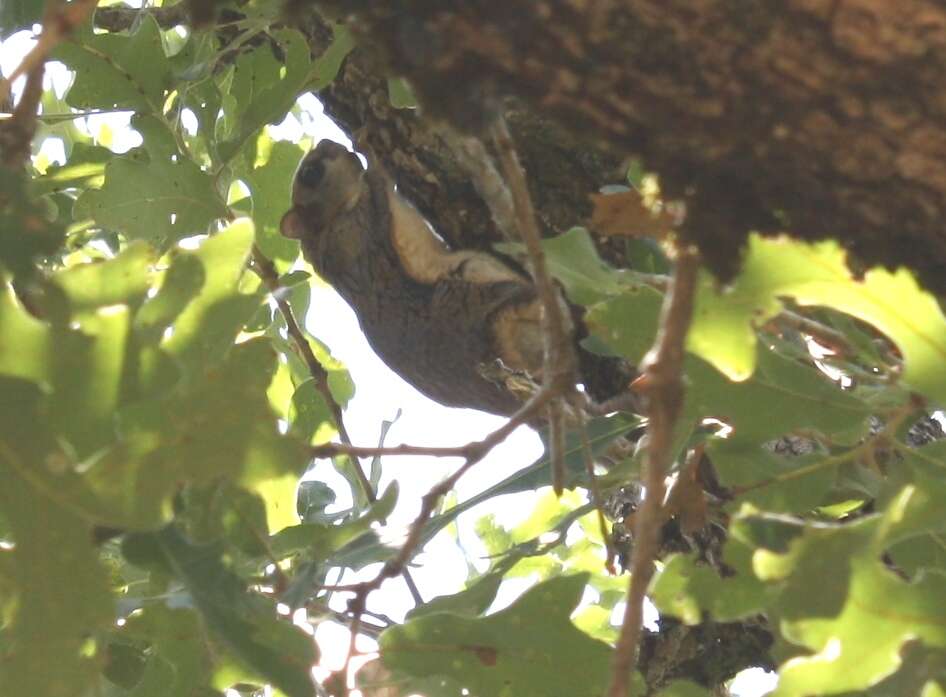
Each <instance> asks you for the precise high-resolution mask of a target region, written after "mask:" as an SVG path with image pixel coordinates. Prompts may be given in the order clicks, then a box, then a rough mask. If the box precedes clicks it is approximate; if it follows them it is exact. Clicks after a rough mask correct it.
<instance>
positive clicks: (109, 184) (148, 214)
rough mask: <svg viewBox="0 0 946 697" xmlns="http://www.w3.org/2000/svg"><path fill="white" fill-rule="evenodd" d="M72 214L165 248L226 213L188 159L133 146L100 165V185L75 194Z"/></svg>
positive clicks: (202, 230)
mask: <svg viewBox="0 0 946 697" xmlns="http://www.w3.org/2000/svg"><path fill="white" fill-rule="evenodd" d="M74 214H75V216H76V217H81V216H83V215H84V216H87V217H91V218H93V219H94V220H95V221H96V223H98V224H99V225H101V226H103V227H106V228H109V229H112V230H117V231H120V232H122V233H124V234H125V235H126V236H127V237H128V238H129V239H140V240H146V241H148V242H150V243H151V244H153V245H154V246H155V247H158V248H159V249H167V248H168V247H170V246H171V245H172V244H173V243H174V242H177V241H178V240H180V239H183V238H185V237H190V236H193V235H197V234H203V233H206V232H207V230H208V228H209V226H210V223H212V222H213V221H214V220H217V219H219V218H224V217H226V215H227V209H226V206H225V205H224V203H223V201H222V200H221V198H220V197H219V196H218V195H217V192H216V190H215V188H214V183H213V179H212V178H211V177H210V176H209V175H208V174H206V173H205V172H203V171H202V170H201V169H200V167H198V166H197V165H196V164H195V163H194V162H193V161H192V160H189V159H184V158H180V157H178V156H175V157H174V158H173V159H172V158H171V157H162V158H155V157H153V156H151V157H149V156H148V155H146V154H145V153H144V152H142V151H141V150H135V151H131V152H129V153H128V154H127V155H125V156H123V157H116V158H114V159H113V160H112V161H111V162H109V163H108V164H107V165H106V167H105V183H104V184H103V185H102V188H100V189H91V190H89V191H86V192H84V193H83V194H82V195H81V196H79V198H78V200H76V204H75V213H74Z"/></svg>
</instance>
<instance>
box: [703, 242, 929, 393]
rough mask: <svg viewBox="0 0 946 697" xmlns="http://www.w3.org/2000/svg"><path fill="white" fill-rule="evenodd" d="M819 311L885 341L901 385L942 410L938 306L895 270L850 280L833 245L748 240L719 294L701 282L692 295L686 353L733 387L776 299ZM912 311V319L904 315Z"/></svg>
mask: <svg viewBox="0 0 946 697" xmlns="http://www.w3.org/2000/svg"><path fill="white" fill-rule="evenodd" d="M783 297H789V298H792V299H793V300H795V302H797V303H799V304H800V305H823V306H826V307H831V308H834V309H836V310H840V311H841V312H846V313H848V314H850V315H853V316H855V317H858V318H860V319H862V320H864V321H865V322H868V323H869V324H872V325H874V326H875V327H876V328H877V329H879V330H880V331H882V332H883V333H884V334H886V335H887V336H888V337H890V338H891V339H892V340H893V341H894V342H895V343H896V344H897V346H898V348H899V349H900V351H901V353H902V354H903V358H904V369H903V376H902V379H903V381H904V382H905V383H906V384H908V385H909V386H910V387H912V388H913V389H914V390H916V391H917V392H920V393H921V394H923V395H925V396H926V397H928V398H930V399H931V400H932V401H934V402H936V403H938V404H946V373H944V372H943V370H942V369H941V367H942V365H943V362H944V360H946V318H944V316H943V312H942V310H941V309H940V307H939V305H938V303H937V302H936V299H935V298H934V297H933V296H931V295H929V294H928V293H926V292H923V291H921V290H920V288H919V287H918V286H917V283H916V281H915V280H914V278H913V276H912V275H911V274H910V273H909V272H907V271H905V270H900V271H897V272H896V273H891V272H889V271H886V270H883V269H873V270H871V271H868V272H867V273H866V274H864V277H863V279H862V280H855V279H854V278H853V277H852V275H851V272H850V271H849V270H848V268H847V265H846V264H845V259H844V253H843V252H842V250H841V249H840V248H839V247H838V246H837V244H836V243H834V242H820V243H817V244H807V243H803V242H797V241H792V240H789V239H787V238H779V239H764V238H761V237H758V236H753V237H751V238H750V241H749V249H748V253H747V254H746V257H745V261H744V263H743V267H742V271H741V272H740V274H739V276H738V278H737V279H736V280H735V281H734V282H733V284H732V285H731V286H730V287H728V288H726V289H724V290H722V291H718V290H716V289H715V288H714V284H713V281H712V280H711V279H710V278H709V277H708V276H704V277H703V280H702V282H701V287H700V290H699V292H698V295H697V301H696V308H695V310H694V318H693V319H694V322H693V326H692V328H691V330H690V334H689V338H688V346H689V348H690V350H692V351H694V352H695V353H698V354H699V355H701V356H703V357H704V358H706V359H707V360H708V361H710V362H711V363H713V364H714V365H716V366H717V367H718V368H719V369H720V370H722V371H723V372H724V373H726V374H727V375H729V376H730V377H731V378H732V379H734V380H744V379H745V378H747V377H748V376H749V375H751V374H752V372H753V370H754V369H755V361H756V355H757V342H756V339H755V332H754V331H753V326H755V325H758V324H760V323H763V322H765V321H766V320H768V319H769V318H771V317H773V316H774V315H775V314H776V313H778V312H779V311H780V310H781V308H782V304H781V300H780V298H783ZM904 308H909V312H904Z"/></svg>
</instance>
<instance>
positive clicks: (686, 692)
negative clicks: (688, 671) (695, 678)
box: [657, 680, 711, 697]
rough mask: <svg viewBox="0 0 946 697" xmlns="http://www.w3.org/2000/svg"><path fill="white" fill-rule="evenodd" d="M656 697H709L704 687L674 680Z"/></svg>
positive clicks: (686, 681) (687, 681)
mask: <svg viewBox="0 0 946 697" xmlns="http://www.w3.org/2000/svg"><path fill="white" fill-rule="evenodd" d="M657 697H711V695H710V693H709V691H708V690H707V689H706V688H705V687H700V686H699V685H697V684H696V683H693V682H690V681H689V680H674V681H673V682H672V683H670V684H669V685H667V686H666V687H665V688H663V689H662V690H661V691H660V692H658V693H657Z"/></svg>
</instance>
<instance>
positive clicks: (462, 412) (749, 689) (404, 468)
mask: <svg viewBox="0 0 946 697" xmlns="http://www.w3.org/2000/svg"><path fill="white" fill-rule="evenodd" d="M33 43H34V39H33V37H32V35H31V33H30V32H20V33H18V34H15V35H13V36H12V37H10V38H9V39H7V40H6V41H4V42H2V43H0V71H2V73H3V74H4V75H8V74H9V73H10V72H11V71H12V70H13V69H14V67H15V66H16V65H18V64H19V61H20V59H21V58H22V57H23V56H24V55H25V54H26V52H27V51H28V50H29V49H30V48H31V46H32V45H33ZM45 79H46V87H47V88H48V87H49V86H50V85H54V86H55V88H56V91H57V93H59V94H62V92H63V90H64V89H65V88H66V87H67V86H68V84H69V82H70V75H69V74H68V72H67V71H66V70H65V69H64V68H63V66H61V65H60V64H53V65H51V66H50V69H49V70H48V71H47V75H46V78H45ZM21 85H22V81H20V84H19V85H14V93H15V94H18V93H19V90H20V89H21ZM299 103H300V106H302V108H303V111H304V114H303V120H302V123H300V122H299V121H298V120H297V119H295V118H294V117H292V116H290V117H288V118H287V119H286V121H284V122H283V123H282V124H280V125H279V126H277V127H274V128H271V130H270V134H271V135H272V136H273V137H274V138H276V139H280V140H290V141H292V142H298V141H300V140H302V138H303V137H306V136H308V137H311V138H313V139H314V142H318V140H320V139H322V138H329V139H331V140H335V141H337V142H341V143H344V144H345V145H347V146H348V147H351V144H350V141H349V140H348V138H347V137H346V136H345V134H344V133H343V132H342V131H341V130H340V129H339V128H338V127H337V126H336V125H335V124H334V123H332V122H331V121H330V120H329V119H328V118H327V117H326V116H324V114H323V113H322V106H321V104H320V103H319V102H318V100H317V99H316V98H315V97H314V96H312V95H305V96H304V97H302V98H301V99H300V100H299ZM130 115H131V113H130V112H126V113H121V114H106V115H98V116H91V117H87V118H83V119H77V121H76V124H77V125H78V126H79V128H81V129H83V130H86V131H88V132H89V133H90V134H91V135H92V136H93V137H96V138H98V137H99V135H100V134H103V135H104V134H105V132H110V134H111V135H110V138H111V142H110V143H109V147H110V148H111V149H112V150H114V151H116V152H125V151H127V150H128V149H130V148H132V147H135V146H137V145H139V144H140V142H141V140H140V137H139V136H138V134H137V133H135V132H134V131H132V130H131V129H130V126H129V119H130ZM103 129H105V130H104V131H103ZM40 155H41V156H42V157H44V158H48V159H49V160H50V161H55V162H63V161H64V152H63V148H62V144H61V142H60V141H58V139H49V140H48V141H46V142H44V143H43V144H42V147H41V149H40ZM306 326H307V328H308V330H309V331H310V332H311V333H312V334H313V335H314V336H316V337H318V338H319V339H321V340H322V341H324V342H325V343H326V344H327V345H328V346H329V347H330V348H331V350H332V352H333V354H334V355H335V356H336V357H337V358H339V359H340V360H341V361H343V362H344V363H345V365H346V366H347V368H348V369H349V371H350V372H351V376H352V378H353V380H354V383H355V386H356V392H355V396H354V398H353V400H352V401H351V403H350V404H349V406H348V408H347V410H346V413H345V423H346V426H347V427H348V430H349V432H350V433H351V436H352V439H353V441H354V442H355V443H356V444H358V445H368V446H371V445H374V444H376V443H377V440H378V436H379V432H380V428H381V422H382V421H384V420H391V419H393V418H394V416H395V414H396V413H397V411H398V409H400V410H402V414H401V417H400V419H398V421H397V422H396V423H395V424H394V425H393V426H392V427H391V429H390V431H389V433H388V435H387V438H386V443H387V444H388V445H396V444H399V443H409V444H412V445H424V446H453V445H462V444H465V443H467V442H469V441H472V440H477V439H480V438H482V437H483V436H485V435H486V434H487V433H489V432H490V431H492V430H494V429H495V428H497V427H498V426H499V425H501V424H502V423H503V419H502V418H500V417H496V416H492V415H489V414H484V413H481V412H476V411H472V410H468V409H451V408H447V407H444V406H441V405H439V404H437V403H435V402H433V401H431V400H429V399H427V398H426V397H424V396H423V395H421V394H420V393H419V392H417V391H416V390H415V389H414V388H412V387H411V386H410V385H408V384H407V383H405V382H404V381H403V380H402V379H401V378H400V377H398V376H397V375H395V374H394V373H393V372H392V371H391V370H390V369H388V368H387V366H385V365H384V363H382V362H381V360H380V359H379V358H378V357H377V356H376V355H375V354H374V353H373V352H372V350H371V349H370V347H369V346H368V344H367V342H366V340H365V338H364V336H363V335H362V333H361V330H360V329H359V327H358V321H357V319H356V317H355V315H354V313H353V312H352V310H351V309H350V308H349V307H348V306H347V304H346V303H345V302H344V301H343V300H342V299H341V298H340V297H339V296H338V294H336V293H335V292H334V291H333V290H331V289H330V288H327V287H324V286H322V287H314V288H313V291H312V303H311V309H310V311H309V315H308V317H307V318H306ZM541 453H542V446H541V442H540V441H539V438H538V436H537V435H536V434H535V433H534V432H533V431H532V430H531V429H529V428H527V427H525V426H523V427H520V428H519V429H517V430H516V431H515V432H514V433H513V434H512V435H511V436H510V437H509V438H508V439H507V440H506V441H505V442H504V443H502V444H500V445H499V446H497V447H496V448H495V449H494V450H493V451H492V452H491V453H490V454H489V455H488V456H487V457H486V458H485V459H484V460H483V461H482V462H480V463H479V464H478V465H476V467H474V468H473V469H472V470H471V471H470V472H469V473H468V474H467V475H465V477H464V478H463V479H461V480H460V483H459V485H458V486H457V489H456V492H455V493H456V497H457V500H459V501H463V500H464V499H466V498H469V497H470V496H472V495H473V494H476V493H478V492H479V491H482V490H483V489H485V488H486V487H488V486H490V485H492V484H494V483H496V482H498V481H500V480H502V479H504V478H505V477H507V476H508V475H509V474H511V473H513V472H514V471H516V470H517V469H520V468H522V467H524V466H526V465H528V464H529V463H531V462H532V461H534V460H535V459H536V458H537V457H539V455H541ZM458 464H459V461H458V460H456V459H452V460H447V459H443V458H412V457H389V458H385V460H384V467H383V473H384V474H383V478H382V483H381V488H382V490H383V488H384V487H385V486H386V485H387V484H388V483H389V482H390V481H391V479H392V478H396V479H397V481H398V484H399V486H400V498H399V501H398V506H397V508H396V510H395V512H394V514H393V515H392V516H391V517H390V519H389V521H388V522H389V525H388V526H387V527H386V528H385V530H384V532H385V534H390V533H391V531H400V532H401V533H403V531H404V530H405V529H406V526H407V525H409V523H410V522H411V521H412V520H413V519H414V516H415V515H416V514H417V512H418V511H419V507H420V499H421V496H423V494H424V493H426V492H427V491H428V490H429V489H430V487H431V486H432V485H433V484H434V483H436V482H437V481H439V480H440V479H442V478H443V477H445V476H446V475H448V474H449V473H450V472H452V471H453V469H454V468H456V467H457V466H458ZM310 476H311V477H312V478H315V479H320V480H323V481H326V482H327V483H328V484H329V485H330V486H331V487H332V488H333V489H334V490H335V491H336V493H337V494H339V501H338V502H337V505H336V506H335V507H334V508H337V509H342V508H346V507H347V506H348V505H350V498H349V499H347V500H346V498H345V496H346V492H347V491H348V487H347V484H346V483H345V482H344V480H343V479H342V477H341V476H340V475H338V474H337V473H336V472H335V471H334V469H333V468H332V466H331V464H330V463H328V462H323V463H319V464H318V465H317V466H316V468H315V470H314V473H313V474H312V475H310ZM534 496H535V495H534V494H533V493H525V494H518V495H511V496H503V497H499V498H496V499H493V500H491V501H488V502H485V503H483V504H481V505H480V506H478V507H476V508H475V509H474V510H473V511H472V512H471V513H468V514H466V515H464V516H461V517H460V519H459V521H458V531H459V542H460V545H461V546H462V547H463V549H461V548H460V547H458V546H457V544H455V542H454V540H453V539H452V538H451V536H450V535H449V534H445V533H441V534H440V535H438V536H437V538H435V539H434V540H433V541H432V542H431V543H430V544H428V545H427V547H426V548H425V550H424V552H423V553H422V554H421V555H420V557H419V558H418V560H417V561H418V563H419V566H417V567H414V568H412V569H411V575H412V576H413V578H414V580H415V581H416V582H417V585H418V587H419V589H420V591H421V594H422V595H423V596H424V598H425V599H428V600H429V599H430V598H432V597H434V596H436V595H443V594H446V593H453V592H456V591H458V590H460V589H462V587H463V584H464V581H465V579H466V577H467V560H468V559H469V560H472V561H473V563H474V564H475V565H476V566H477V568H478V569H479V570H480V571H482V570H485V568H486V567H487V566H488V563H489V561H488V560H487V559H485V558H484V555H485V548H484V547H483V545H482V543H480V541H479V540H478V538H477V537H476V535H475V534H474V533H473V523H474V522H475V521H476V520H477V519H478V518H480V517H481V516H483V515H486V514H487V513H492V514H494V515H495V516H496V517H497V518H498V520H499V522H500V523H501V524H503V525H507V526H511V525H515V524H516V523H518V522H520V521H522V520H523V519H524V518H525V517H527V516H528V514H529V513H530V512H531V507H530V502H531V501H533V500H534ZM330 510H331V509H330ZM386 541H388V542H389V543H392V544H399V543H400V541H401V540H400V538H397V537H395V538H392V539H386ZM377 571H378V567H377V566H376V565H375V566H372V567H368V568H366V569H365V570H364V571H363V572H361V573H359V574H352V573H350V572H349V573H348V574H346V576H345V577H344V578H343V579H342V580H341V581H339V582H340V583H349V582H352V581H356V580H367V579H370V578H373V577H374V575H375V574H376V573H377ZM531 583H532V581H530V580H529V579H514V580H511V581H507V582H506V583H505V584H504V585H503V587H502V589H501V591H500V597H499V598H498V599H497V603H496V604H495V606H494V607H495V608H499V607H503V606H505V605H508V604H509V603H510V602H512V601H513V600H514V599H515V597H516V596H518V595H519V593H520V592H521V591H523V590H525V588H527V587H528V586H529V585H531ZM344 603H345V598H344V597H341V596H340V597H338V598H337V602H336V603H335V606H336V609H338V610H343V609H344ZM412 605H413V603H412V600H411V597H410V594H409V593H408V591H407V588H406V586H405V584H404V582H403V580H402V579H392V580H389V581H388V582H387V583H386V584H385V585H384V586H383V587H382V588H381V589H380V590H379V591H377V592H375V593H373V594H372V595H371V597H370V598H369V600H368V608H369V610H374V611H377V612H382V613H384V614H386V615H388V616H390V617H393V618H394V619H397V620H400V619H401V618H402V617H403V614H404V612H406V611H407V610H408V609H410V607H412ZM651 615H652V616H651V622H652V621H653V619H654V616H653V615H654V612H653V609H652V608H651ZM347 636H348V634H347V630H346V629H345V628H344V627H342V626H341V625H338V624H334V623H330V622H323V623H321V624H320V625H319V627H318V628H317V629H316V639H317V641H318V643H319V647H320V649H321V652H322V669H320V670H319V671H318V672H319V677H321V678H324V677H325V675H326V674H327V672H328V670H327V669H335V668H338V667H340V666H341V665H342V663H343V661H344V657H345V653H346V651H347V645H348V639H347ZM359 648H361V649H363V650H367V651H370V650H373V649H374V646H373V642H370V641H365V642H364V643H360V644H359ZM773 685H774V676H766V675H765V674H764V673H763V671H761V670H753V671H746V672H745V673H744V674H743V675H742V676H740V677H739V678H737V681H736V684H735V685H734V686H733V687H734V689H733V694H734V695H737V696H738V697H755V696H756V695H761V694H763V693H764V692H765V691H767V690H768V689H771V687H772V686H773Z"/></svg>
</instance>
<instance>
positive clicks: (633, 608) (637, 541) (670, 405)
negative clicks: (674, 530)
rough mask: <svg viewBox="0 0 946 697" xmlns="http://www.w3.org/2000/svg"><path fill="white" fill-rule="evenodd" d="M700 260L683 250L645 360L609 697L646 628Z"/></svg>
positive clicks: (623, 696)
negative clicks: (629, 539)
mask: <svg viewBox="0 0 946 697" xmlns="http://www.w3.org/2000/svg"><path fill="white" fill-rule="evenodd" d="M698 269H699V257H698V256H697V254H696V252H695V251H694V250H692V249H690V248H684V249H681V250H680V252H679V255H678V258H677V265H676V271H675V273H674V277H673V282H672V284H671V287H670V292H669V293H668V294H667V296H666V298H664V305H663V309H662V311H661V321H660V330H659V332H658V334H657V338H656V339H655V341H654V347H653V348H652V349H651V351H650V353H649V354H648V355H647V356H646V357H645V358H644V374H643V376H642V378H641V379H640V380H639V381H638V388H639V390H641V391H644V392H645V393H646V395H647V401H648V404H647V412H648V418H649V421H648V448H647V463H646V467H645V472H644V486H645V487H646V491H645V496H644V500H643V502H642V503H641V506H640V509H639V510H638V513H637V516H636V520H635V526H634V551H633V554H632V557H631V580H630V583H629V586H628V591H627V605H626V607H625V611H624V621H623V623H622V625H621V635H620V638H619V639H618V644H617V647H616V648H615V652H614V662H613V665H612V675H611V685H610V687H609V689H608V695H609V697H627V687H628V680H629V678H630V675H631V670H632V668H633V667H634V664H635V662H636V659H637V654H638V649H639V646H640V637H641V632H642V626H643V615H644V597H645V595H646V594H647V586H648V585H649V583H650V579H651V577H652V575H653V571H654V559H655V557H656V555H657V551H658V547H659V544H660V539H659V537H660V527H661V520H662V510H661V509H662V506H663V499H664V494H665V488H666V487H665V484H664V479H665V477H666V473H667V470H668V468H669V466H670V463H671V460H672V458H673V451H672V447H673V429H674V425H675V424H676V421H677V417H678V416H679V413H680V409H681V408H682V405H683V394H684V388H683V358H684V354H685V349H684V345H685V341H686V335H687V331H688V329H689V327H690V321H691V319H692V317H693V299H694V295H695V292H696V279H697V270H698Z"/></svg>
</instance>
